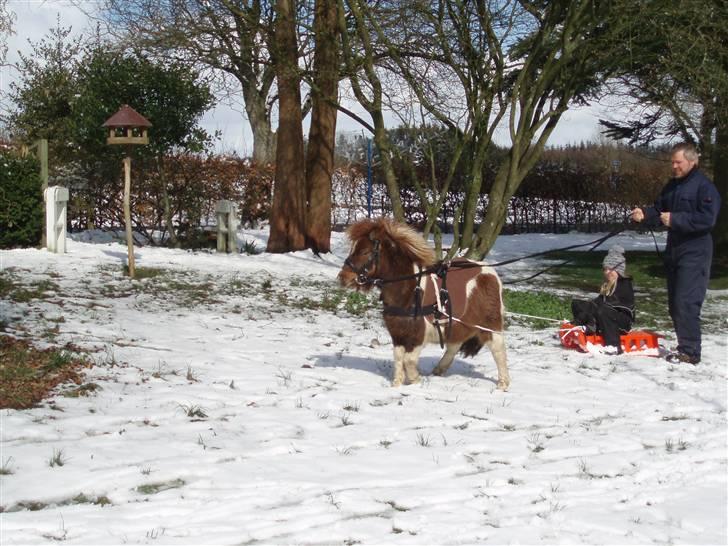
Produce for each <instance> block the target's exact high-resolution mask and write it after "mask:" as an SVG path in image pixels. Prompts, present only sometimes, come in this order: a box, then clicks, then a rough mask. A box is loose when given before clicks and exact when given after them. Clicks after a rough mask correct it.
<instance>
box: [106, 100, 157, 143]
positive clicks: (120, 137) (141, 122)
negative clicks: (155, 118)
mask: <svg viewBox="0 0 728 546" xmlns="http://www.w3.org/2000/svg"><path fill="white" fill-rule="evenodd" d="M151 126H152V124H151V123H149V120H148V119H147V118H145V117H144V116H142V115H141V114H140V113H139V112H137V111H136V110H134V109H133V108H132V107H131V106H129V105H128V104H124V105H123V106H122V107H121V108H120V109H119V111H118V112H117V113H116V114H114V115H113V116H111V117H110V118H109V119H107V120H106V121H105V122H104V124H103V127H107V128H108V129H109V136H108V137H107V138H106V143H107V144H149V135H148V134H147V130H148V129H149V127H151Z"/></svg>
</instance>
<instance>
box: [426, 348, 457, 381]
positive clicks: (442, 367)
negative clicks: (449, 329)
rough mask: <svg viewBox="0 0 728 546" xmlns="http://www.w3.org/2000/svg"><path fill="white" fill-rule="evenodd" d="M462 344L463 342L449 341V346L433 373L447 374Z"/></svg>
mask: <svg viewBox="0 0 728 546" xmlns="http://www.w3.org/2000/svg"><path fill="white" fill-rule="evenodd" d="M461 345H462V343H448V344H447V347H445V354H444V355H442V358H441V359H440V362H438V363H437V366H435V369H434V370H432V373H433V374H435V375H445V372H447V370H448V368H449V367H450V365H451V364H452V361H453V360H454V359H455V355H456V354H457V353H458V351H459V350H460V346H461Z"/></svg>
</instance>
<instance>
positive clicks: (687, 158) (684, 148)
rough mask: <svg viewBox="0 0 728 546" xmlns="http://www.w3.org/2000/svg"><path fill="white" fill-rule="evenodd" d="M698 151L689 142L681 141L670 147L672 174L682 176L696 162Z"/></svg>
mask: <svg viewBox="0 0 728 546" xmlns="http://www.w3.org/2000/svg"><path fill="white" fill-rule="evenodd" d="M698 157H699V156H698V151H697V150H696V149H695V146H693V145H692V144H690V143H689V142H681V143H680V144H675V146H673V147H672V157H671V160H670V161H671V163H672V176H674V177H675V178H683V177H685V176H687V175H688V173H689V172H690V171H691V170H693V167H695V165H697V164H698Z"/></svg>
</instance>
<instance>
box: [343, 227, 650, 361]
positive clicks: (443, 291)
mask: <svg viewBox="0 0 728 546" xmlns="http://www.w3.org/2000/svg"><path fill="white" fill-rule="evenodd" d="M625 229H627V228H626V227H623V228H620V229H617V230H614V231H611V232H609V233H608V234H607V235H605V236H603V237H599V238H598V239H594V240H593V241H589V242H586V243H580V244H575V245H569V246H565V247H561V248H553V249H551V250H545V251H542V252H534V253H532V254H528V255H526V256H521V257H519V258H512V259H510V260H504V261H502V262H498V263H494V264H483V263H480V262H473V261H465V260H462V261H453V260H443V261H439V262H437V263H435V264H433V265H431V266H429V267H427V268H425V269H422V268H421V267H420V266H418V269H419V271H418V272H417V273H411V274H409V275H401V276H398V277H391V278H388V279H383V278H381V277H380V278H372V277H370V276H369V273H368V271H369V269H370V268H372V266H374V268H375V269H376V268H377V267H378V266H379V256H380V246H381V242H380V241H379V240H378V239H371V240H372V243H373V249H372V251H371V252H370V254H369V258H368V260H367V261H366V263H365V264H364V265H362V266H361V267H356V266H355V265H354V264H353V263H352V261H351V260H350V259H349V257H347V258H346V259H345V260H344V266H345V267H348V268H349V269H351V270H352V271H353V272H354V273H356V275H357V278H356V282H357V283H358V284H359V285H371V286H376V287H378V288H381V287H382V286H384V285H386V284H393V283H398V282H403V281H408V280H416V281H417V283H416V285H415V294H414V297H415V302H414V305H413V306H412V307H409V308H402V307H396V306H391V305H387V306H385V307H384V314H385V315H389V316H396V317H411V318H417V317H420V316H421V317H424V316H433V317H434V320H433V324H434V325H435V327H436V328H437V333H438V336H439V338H440V347H443V346H444V340H445V337H443V333H442V330H441V328H440V320H441V319H442V318H447V334H446V336H447V337H449V335H450V332H451V330H452V323H453V321H455V322H460V323H462V324H465V323H463V322H462V321H461V320H460V319H458V318H457V317H454V316H453V315H452V304H451V302H450V297H449V294H448V290H447V286H446V283H447V273H448V271H449V270H450V269H469V268H473V267H483V266H484V265H486V266H488V267H500V266H504V265H509V264H512V263H516V262H519V261H522V260H527V259H530V258H536V257H539V256H546V255H548V254H552V253H554V252H561V251H566V250H572V249H575V248H581V247H584V246H589V245H591V247H590V248H589V249H588V250H587V252H592V251H593V250H594V249H595V248H597V247H598V246H599V245H601V244H602V243H603V242H605V241H606V240H608V239H611V238H612V237H615V236H616V235H619V234H620V233H622V232H623V231H624V230H625ZM653 237H654V235H653ZM655 244H656V243H655ZM571 261H572V259H568V260H565V261H563V262H561V263H560V264H556V265H552V266H549V267H547V268H545V269H543V270H541V271H539V272H537V273H535V274H533V275H531V276H529V277H525V278H522V279H517V280H513V281H502V284H515V283H518V282H523V281H527V280H531V279H534V278H536V277H538V276H539V275H542V274H544V273H546V272H548V271H551V270H552V269H556V268H558V267H563V266H564V265H566V264H568V263H570V262H571ZM424 275H429V276H430V278H431V280H432V282H433V283H434V284H435V288H437V281H436V277H439V278H440V279H441V282H442V285H441V287H440V289H439V291H438V290H435V293H436V295H437V301H436V303H434V304H431V305H426V306H424V307H423V306H422V292H423V290H422V287H421V281H422V277H423V276H424ZM534 318H535V317H534ZM539 318H541V317H539ZM546 320H548V319H546ZM467 326H470V327H472V328H477V329H479V330H483V331H488V332H492V333H502V332H496V331H495V330H491V329H489V328H485V327H482V326H478V325H467Z"/></svg>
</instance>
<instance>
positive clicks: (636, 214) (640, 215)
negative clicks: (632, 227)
mask: <svg viewBox="0 0 728 546" xmlns="http://www.w3.org/2000/svg"><path fill="white" fill-rule="evenodd" d="M644 219H645V213H644V212H642V209H641V208H639V207H637V208H636V209H634V210H633V211H632V221H633V222H637V223H639V222H641V221H642V220H644Z"/></svg>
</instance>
